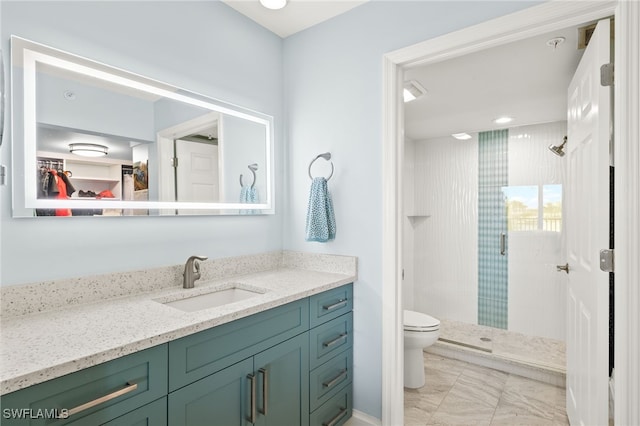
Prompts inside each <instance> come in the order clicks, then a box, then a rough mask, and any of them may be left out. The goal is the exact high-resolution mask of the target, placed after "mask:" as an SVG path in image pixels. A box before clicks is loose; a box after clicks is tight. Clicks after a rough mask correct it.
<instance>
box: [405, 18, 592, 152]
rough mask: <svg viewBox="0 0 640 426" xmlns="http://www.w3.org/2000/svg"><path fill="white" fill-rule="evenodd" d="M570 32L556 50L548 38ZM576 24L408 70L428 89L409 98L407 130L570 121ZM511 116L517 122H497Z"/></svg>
mask: <svg viewBox="0 0 640 426" xmlns="http://www.w3.org/2000/svg"><path fill="white" fill-rule="evenodd" d="M553 37H565V38H566V41H565V42H564V43H562V44H561V45H559V46H557V48H556V49H553V48H552V47H549V46H547V44H546V42H547V40H549V39H551V38H553ZM577 40H578V34H577V29H576V28H570V29H566V30H563V31H556V32H553V33H550V34H546V35H543V36H538V37H533V38H530V39H526V40H522V41H518V42H514V43H510V44H507V45H503V46H499V47H495V48H491V49H486V50H483V51H480V52H476V53H473V54H469V55H465V56H462V57H458V58H454V59H451V60H448V61H444V62H440V63H437V64H433V65H427V66H422V67H418V68H415V69H409V70H407V71H406V72H405V81H408V80H416V81H418V82H419V83H420V84H421V85H422V86H424V88H425V89H427V91H428V92H427V94H426V95H425V96H423V97H421V98H418V99H416V100H414V101H412V102H408V103H405V135H406V137H408V138H409V139H413V140H421V139H427V138H432V137H440V136H446V135H451V134H452V133H461V132H467V133H475V132H478V131H484V130H491V129H497V128H505V127H512V126H519V125H525V124H534V123H545V122H552V121H560V120H566V117H567V112H566V108H567V107H566V105H567V87H568V85H569V82H570V80H571V77H572V76H573V73H574V71H575V69H576V67H577V64H578V62H579V60H580V58H581V57H582V52H583V50H578V49H577V43H578V41H577ZM503 115H508V116H512V117H514V121H513V122H512V123H510V124H508V125H502V126H500V125H497V124H494V123H493V122H492V120H493V119H495V118H497V117H500V116H503Z"/></svg>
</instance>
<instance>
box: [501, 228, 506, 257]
mask: <svg viewBox="0 0 640 426" xmlns="http://www.w3.org/2000/svg"><path fill="white" fill-rule="evenodd" d="M500 254H501V255H502V256H504V255H506V254H507V234H506V233H504V232H502V233H501V234H500Z"/></svg>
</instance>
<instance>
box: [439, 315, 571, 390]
mask: <svg viewBox="0 0 640 426" xmlns="http://www.w3.org/2000/svg"><path fill="white" fill-rule="evenodd" d="M427 351H428V352H432V353H435V354H439V355H443V356H447V357H449V358H455V359H460V360H462V361H467V362H470V363H474V364H478V365H482V366H485V367H490V368H495V369H497V370H501V371H506V372H508V373H512V374H518V375H521V376H524V377H529V378H531V379H535V380H539V381H543V382H547V383H551V384H553V385H555V386H564V385H565V383H564V382H565V376H566V368H565V351H566V348H565V343H564V342H563V341H559V340H555V339H549V338H544V337H536V336H527V335H524V334H522V333H517V332H513V331H508V330H502V329H498V328H493V327H486V326H482V325H477V324H467V323H463V322H458V321H452V320H446V319H442V320H441V322H440V338H439V339H438V342H437V343H436V344H434V345H432V346H430V347H429V348H427Z"/></svg>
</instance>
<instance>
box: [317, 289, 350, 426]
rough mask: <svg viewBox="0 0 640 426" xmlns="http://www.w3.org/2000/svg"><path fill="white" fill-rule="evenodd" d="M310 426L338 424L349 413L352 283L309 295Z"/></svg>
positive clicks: (344, 421)
mask: <svg viewBox="0 0 640 426" xmlns="http://www.w3.org/2000/svg"><path fill="white" fill-rule="evenodd" d="M309 304H310V306H311V325H312V327H311V329H310V330H309V367H310V371H309V377H310V378H309V387H310V392H309V398H310V406H309V408H310V415H309V424H310V426H341V425H343V424H344V423H346V421H347V420H348V419H349V418H350V417H351V413H352V377H353V313H352V312H351V311H352V309H353V285H352V284H348V285H345V286H342V287H339V288H336V289H333V290H329V291H326V292H324V293H320V294H318V295H315V296H312V297H311V298H310V302H309Z"/></svg>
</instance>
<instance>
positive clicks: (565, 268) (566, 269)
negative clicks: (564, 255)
mask: <svg viewBox="0 0 640 426" xmlns="http://www.w3.org/2000/svg"><path fill="white" fill-rule="evenodd" d="M556 271H558V272H561V271H564V272H566V273H567V274H568V273H569V264H568V263H565V264H564V265H556Z"/></svg>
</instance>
